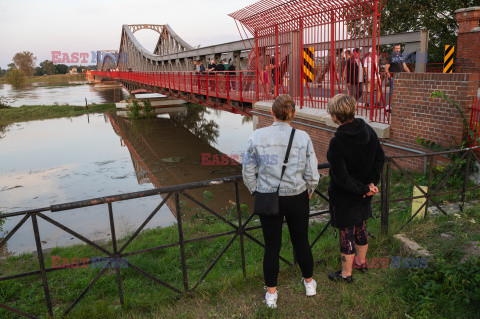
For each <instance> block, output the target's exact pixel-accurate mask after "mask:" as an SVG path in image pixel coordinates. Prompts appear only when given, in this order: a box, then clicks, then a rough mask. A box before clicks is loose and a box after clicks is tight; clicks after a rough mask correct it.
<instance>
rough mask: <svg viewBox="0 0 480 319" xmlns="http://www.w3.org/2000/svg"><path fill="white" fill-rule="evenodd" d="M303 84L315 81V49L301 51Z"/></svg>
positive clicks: (309, 48)
mask: <svg viewBox="0 0 480 319" xmlns="http://www.w3.org/2000/svg"><path fill="white" fill-rule="evenodd" d="M303 74H305V78H304V79H303V82H313V81H315V48H314V47H308V48H304V49H303Z"/></svg>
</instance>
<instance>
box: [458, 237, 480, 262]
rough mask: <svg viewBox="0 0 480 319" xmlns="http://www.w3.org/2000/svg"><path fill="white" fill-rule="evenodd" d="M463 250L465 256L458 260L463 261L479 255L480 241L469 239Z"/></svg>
mask: <svg viewBox="0 0 480 319" xmlns="http://www.w3.org/2000/svg"><path fill="white" fill-rule="evenodd" d="M463 251H464V252H465V256H463V258H462V260H460V262H462V263H463V262H465V261H467V259H469V258H470V257H472V256H473V257H478V256H480V241H471V242H468V243H467V245H466V248H465V249H464V250H463Z"/></svg>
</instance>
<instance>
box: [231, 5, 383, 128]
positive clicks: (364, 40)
mask: <svg viewBox="0 0 480 319" xmlns="http://www.w3.org/2000/svg"><path fill="white" fill-rule="evenodd" d="M381 9H382V3H381V1H379V0H324V1H321V0H289V1H287V0H261V1H259V2H257V3H255V4H252V5H250V6H248V7H246V8H244V9H241V10H238V11H236V12H234V13H231V14H230V16H231V17H232V18H234V19H236V20H238V21H239V22H240V23H241V24H242V25H244V26H245V27H246V28H247V30H249V31H250V32H251V33H252V34H253V35H254V38H255V47H254V52H253V54H251V55H250V56H251V57H252V58H254V61H255V62H254V63H252V64H251V65H252V66H253V69H254V72H255V78H256V80H255V85H256V88H257V89H256V94H257V99H258V100H262V101H271V100H273V99H274V98H275V97H276V96H278V94H283V93H288V94H290V95H291V96H292V97H294V98H295V100H296V102H297V104H298V105H300V107H301V108H302V107H312V108H323V109H324V108H325V107H326V103H327V102H328V100H329V99H330V98H331V97H333V96H334V95H336V94H338V93H347V94H351V95H354V96H355V97H356V98H357V113H358V114H359V115H363V116H368V118H369V119H370V120H371V121H377V122H388V120H389V113H387V112H385V106H386V104H387V101H388V97H386V92H387V90H386V89H385V90H383V93H382V78H381V76H380V70H379V67H378V66H379V61H378V52H379V41H378V39H379V34H380V13H381ZM347 51H349V52H350V53H351V55H352V59H350V60H347V58H348V56H346V55H345V53H346V52H347ZM349 63H350V65H349V66H348V67H347V65H348V64H349ZM347 70H350V71H351V70H354V71H352V73H350V75H348V74H347V73H346V71H347ZM346 80H348V82H347V81H346ZM384 82H385V81H384ZM364 87H365V89H366V90H365V91H366V92H365V93H363V89H364ZM384 88H386V85H384ZM382 101H383V102H382Z"/></svg>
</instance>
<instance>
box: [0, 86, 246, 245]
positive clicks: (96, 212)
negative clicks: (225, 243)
mask: <svg viewBox="0 0 480 319" xmlns="http://www.w3.org/2000/svg"><path fill="white" fill-rule="evenodd" d="M71 88H78V87H76V86H75V87H71ZM62 89H65V88H62ZM252 132H253V124H252V123H251V122H250V120H249V119H248V118H244V117H242V116H240V115H236V114H232V113H228V112H224V111H218V110H213V109H208V108H204V107H201V106H197V105H190V106H188V107H187V108H186V110H185V111H183V112H180V113H177V114H173V113H172V114H164V115H159V116H158V118H154V119H149V120H142V121H136V122H135V121H131V120H129V119H126V118H122V117H119V116H116V115H115V114H111V115H107V114H90V115H82V116H79V117H73V118H60V119H50V120H43V121H31V122H24V123H15V124H12V125H10V126H8V127H7V129H6V130H5V132H4V133H3V134H2V136H1V137H0V211H3V212H13V211H19V210H25V209H31V208H37V207H45V206H49V205H52V204H58V203H64V202H70V201H77V200H83V199H88V198H95V197H101V196H107V195H113V194H119V193H126V192H133V191H139V190H146V189H151V188H154V187H163V186H170V185H177V184H183V183H190V182H196V181H200V180H206V179H212V178H217V177H225V176H231V175H236V174H240V173H241V167H240V166H239V165H226V166H209V165H202V154H206V153H208V154H219V155H220V154H228V155H232V154H241V153H242V152H243V151H244V147H245V144H246V141H247V139H248V137H249V136H250V134H251V133H252ZM205 190H206V189H204V190H198V191H192V192H191V193H192V196H194V197H195V198H197V199H199V200H202V198H203V195H204V194H203V191H205ZM208 191H209V192H211V196H212V197H213V199H214V200H213V201H212V202H210V203H209V206H211V207H212V208H213V209H215V210H217V211H225V210H226V209H228V205H229V200H233V199H234V191H233V185H232V186H231V187H230V188H227V187H213V188H211V189H209V190H208ZM241 199H242V201H243V200H246V201H247V202H248V201H250V200H251V196H250V195H249V194H248V192H247V191H246V189H245V188H244V187H243V185H241ZM161 200H162V199H161V197H160V196H151V197H146V198H140V199H135V200H129V201H123V202H117V203H114V204H113V208H114V213H115V220H116V225H117V227H118V233H117V236H125V235H127V234H129V233H131V232H133V231H134V230H135V229H136V227H138V226H139V225H140V223H142V222H143V220H144V219H145V218H146V217H147V216H148V215H149V214H150V213H151V212H152V211H153V210H154V208H155V207H156V206H157V205H158V204H159V203H160V201H161ZM187 205H188V204H187ZM48 216H49V217H51V218H53V219H55V220H57V221H59V222H61V223H63V224H65V225H66V226H67V227H70V228H72V229H74V230H76V231H78V232H79V233H80V234H82V235H84V236H85V237H87V238H89V239H91V240H95V239H107V240H108V239H109V236H110V231H109V223H108V209H107V206H106V205H100V206H93V207H87V208H82V209H75V210H71V211H64V212H56V213H48ZM19 220H20V218H9V219H8V220H7V222H6V223H5V225H3V228H4V230H5V231H9V230H11V229H12V228H13V227H14V226H15V224H16V223H17V222H18V221H19ZM172 223H175V218H174V216H173V215H172V213H171V212H170V209H169V207H168V206H164V207H163V208H162V209H161V210H160V211H159V212H158V214H157V215H156V216H155V218H154V219H153V220H152V221H151V222H150V223H149V224H148V225H147V227H150V228H151V227H157V226H166V225H171V224H172ZM39 224H40V233H41V238H42V241H43V245H44V248H51V247H55V246H59V245H60V246H65V245H69V244H74V243H78V242H79V241H78V240H76V239H74V238H73V236H71V235H69V234H67V233H66V232H64V231H62V230H60V229H58V228H56V227H55V226H53V225H50V224H47V223H46V222H43V221H42V220H39ZM7 249H8V252H10V253H21V252H27V251H33V250H35V243H34V239H33V231H32V226H31V224H29V223H27V224H25V225H23V226H22V228H20V230H19V231H18V232H17V233H15V235H14V236H13V237H12V238H11V239H10V240H9V242H8V246H7Z"/></svg>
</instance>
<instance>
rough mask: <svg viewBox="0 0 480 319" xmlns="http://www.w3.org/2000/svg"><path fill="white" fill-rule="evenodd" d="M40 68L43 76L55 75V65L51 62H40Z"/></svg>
mask: <svg viewBox="0 0 480 319" xmlns="http://www.w3.org/2000/svg"><path fill="white" fill-rule="evenodd" d="M40 67H41V68H42V71H43V74H55V69H56V68H55V65H54V64H53V62H52V61H50V60H45V61H43V62H40Z"/></svg>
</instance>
